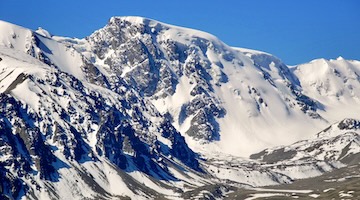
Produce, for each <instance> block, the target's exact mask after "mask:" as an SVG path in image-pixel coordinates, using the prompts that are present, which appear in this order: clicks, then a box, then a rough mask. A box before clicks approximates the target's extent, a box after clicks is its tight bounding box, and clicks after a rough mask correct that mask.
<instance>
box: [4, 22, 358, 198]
mask: <svg viewBox="0 0 360 200" xmlns="http://www.w3.org/2000/svg"><path fill="white" fill-rule="evenodd" d="M0 99H1V101H0V102H1V103H0V111H1V112H0V133H1V134H0V193H1V198H2V199H23V198H25V199H129V198H130V199H149V198H150V199H199V198H204V199H216V198H220V199H222V198H227V197H229V198H230V197H231V195H233V194H236V192H237V190H239V189H243V188H259V187H264V186H269V185H278V184H290V185H291V184H292V183H294V181H295V182H296V180H298V179H308V178H314V177H318V176H321V175H323V174H326V173H328V172H331V171H334V170H335V171H336V170H339V168H342V169H344V168H348V167H351V166H354V165H356V164H358V163H359V161H360V154H359V152H360V146H359V145H360V143H359V142H360V141H359V140H360V138H359V134H360V121H359V120H357V118H358V113H359V112H360V62H359V61H356V60H346V59H344V58H342V57H339V58H337V59H335V60H326V59H317V60H313V61H311V62H309V63H304V64H299V65H296V66H287V65H286V64H284V63H283V62H282V61H281V60H280V59H279V58H277V57H275V56H273V55H271V54H269V53H265V52H261V51H256V50H250V49H244V48H235V47H231V46H228V45H227V44H225V43H223V42H222V41H221V40H219V39H218V38H216V37H215V36H213V35H211V34H208V33H205V32H202V31H198V30H193V29H187V28H182V27H177V26H172V25H168V24H165V23H161V22H158V21H155V20H152V19H147V18H142V17H112V18H111V19H110V20H109V22H108V24H106V25H105V26H104V27H103V28H101V29H99V30H97V31H95V32H94V33H92V34H91V35H90V36H88V37H85V38H83V39H78V38H70V37H62V36H55V35H52V34H50V33H49V32H48V31H46V30H45V29H42V28H39V29H38V30H35V31H33V30H30V29H27V28H24V27H20V26H17V25H14V24H10V23H7V22H4V21H0ZM355 178H356V177H355ZM257 191H258V192H259V191H260V193H261V190H257ZM309 193H310V192H309ZM264 194H265V193H264ZM229 195H230V196H229ZM351 195H352V196H355V197H356V195H360V194H359V193H358V191H355V193H351ZM233 197H234V196H232V198H233Z"/></svg>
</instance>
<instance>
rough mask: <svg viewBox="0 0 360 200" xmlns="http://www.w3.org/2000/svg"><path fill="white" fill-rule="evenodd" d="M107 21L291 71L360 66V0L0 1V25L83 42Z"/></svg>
mask: <svg viewBox="0 0 360 200" xmlns="http://www.w3.org/2000/svg"><path fill="white" fill-rule="evenodd" d="M111 16H143V17H147V18H152V19H156V20H159V21H162V22H165V23H168V24H174V25H179V26H184V27H189V28H195V29H199V30H202V31H206V32H209V33H211V34H213V35H216V36H217V37H218V38H220V39H221V40H223V41H224V42H225V43H227V44H228V45H230V46H237V47H245V48H251V49H257V50H262V51H266V52H269V53H271V54H274V55H276V56H278V57H279V58H280V59H282V60H283V61H284V62H285V63H287V64H290V65H294V64H299V63H304V62H308V61H310V60H312V59H315V58H320V57H322V58H327V59H330V58H337V57H338V56H343V57H344V58H346V59H357V60H360V0H246V1H245V0H228V1H226V0H224V1H219V0H208V1H204V0H181V1H171V0H166V1H165V0H152V1H145V0H143V1H140V0H126V1H125V0H102V1H92V0H87V1H85V0H71V1H70V0H61V1H60V0H46V1H45V0H43V1H40V0H0V19H1V20H4V21H8V22H11V23H15V24H18V25H21V26H25V27H27V28H31V29H37V28H38V27H42V28H44V29H47V30H48V31H49V32H50V33H51V34H53V35H61V36H70V37H78V38H82V37H85V36H88V35H90V34H91V33H92V32H93V31H95V30H96V29H99V28H101V27H103V26H104V25H105V24H106V23H107V21H108V19H109V18H110V17H111Z"/></svg>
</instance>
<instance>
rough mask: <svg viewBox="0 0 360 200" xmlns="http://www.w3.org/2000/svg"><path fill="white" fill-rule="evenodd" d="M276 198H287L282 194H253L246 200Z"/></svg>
mask: <svg viewBox="0 0 360 200" xmlns="http://www.w3.org/2000/svg"><path fill="white" fill-rule="evenodd" d="M275 196H286V195H285V194H282V193H259V194H251V197H248V198H246V199H245V200H253V199H258V198H264V197H275Z"/></svg>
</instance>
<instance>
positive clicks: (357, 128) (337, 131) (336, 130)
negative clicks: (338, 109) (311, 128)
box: [316, 118, 360, 138]
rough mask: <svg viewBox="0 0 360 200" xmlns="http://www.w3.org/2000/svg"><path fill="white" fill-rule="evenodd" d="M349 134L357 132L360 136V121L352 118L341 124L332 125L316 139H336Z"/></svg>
mask: <svg viewBox="0 0 360 200" xmlns="http://www.w3.org/2000/svg"><path fill="white" fill-rule="evenodd" d="M348 132H356V133H358V134H360V121H359V120H356V119H351V118H347V119H344V120H341V121H340V122H337V123H335V124H332V125H331V126H329V127H328V128H326V129H324V130H323V131H322V132H320V133H318V134H317V135H316V137H317V138H320V137H335V136H338V135H341V134H345V133H348Z"/></svg>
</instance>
